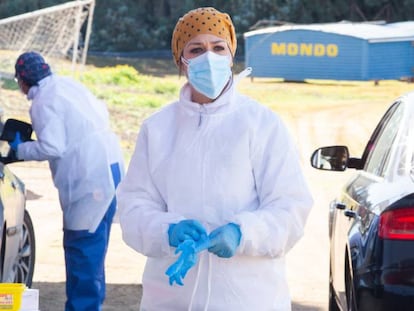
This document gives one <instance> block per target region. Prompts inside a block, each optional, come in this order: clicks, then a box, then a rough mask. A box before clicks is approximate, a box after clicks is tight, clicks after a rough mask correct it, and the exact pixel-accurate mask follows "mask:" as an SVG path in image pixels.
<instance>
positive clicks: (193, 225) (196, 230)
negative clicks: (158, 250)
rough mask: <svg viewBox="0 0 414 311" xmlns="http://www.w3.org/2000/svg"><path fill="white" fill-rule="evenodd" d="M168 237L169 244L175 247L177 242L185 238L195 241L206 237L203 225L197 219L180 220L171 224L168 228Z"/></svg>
mask: <svg viewBox="0 0 414 311" xmlns="http://www.w3.org/2000/svg"><path fill="white" fill-rule="evenodd" d="M168 238H169V243H170V246H172V247H177V246H178V244H180V243H181V242H184V241H185V240H193V241H195V242H197V241H201V240H203V239H205V238H207V231H206V229H204V226H203V225H202V224H201V223H200V222H199V221H197V220H194V219H186V220H181V221H180V222H179V223H177V224H171V225H170V227H169V228H168Z"/></svg>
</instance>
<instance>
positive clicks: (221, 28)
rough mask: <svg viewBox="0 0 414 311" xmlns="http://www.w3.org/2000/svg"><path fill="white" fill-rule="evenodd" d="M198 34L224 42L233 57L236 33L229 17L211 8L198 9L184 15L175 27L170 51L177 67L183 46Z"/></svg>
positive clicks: (235, 46)
mask: <svg viewBox="0 0 414 311" xmlns="http://www.w3.org/2000/svg"><path fill="white" fill-rule="evenodd" d="M200 34H211V35H215V36H217V37H219V38H222V39H224V40H226V41H227V44H228V45H229V48H230V51H231V54H232V55H233V57H234V55H235V54H236V48H237V39H236V31H235V29H234V25H233V22H232V21H231V18H230V16H229V15H228V14H226V13H222V12H220V11H217V10H216V9H215V8H212V7H205V8H198V9H195V10H191V11H189V12H188V13H186V14H185V15H184V16H182V17H181V18H180V19H179V20H178V22H177V24H176V25H175V28H174V32H173V35H172V40H171V49H172V53H173V57H174V61H175V64H176V65H177V66H180V58H181V55H182V52H183V49H184V47H185V45H186V44H187V43H188V42H189V41H190V40H191V39H193V38H194V37H195V36H197V35H200Z"/></svg>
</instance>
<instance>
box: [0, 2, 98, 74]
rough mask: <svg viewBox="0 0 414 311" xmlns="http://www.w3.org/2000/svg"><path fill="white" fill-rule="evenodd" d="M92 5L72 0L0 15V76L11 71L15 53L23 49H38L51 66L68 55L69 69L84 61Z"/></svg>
mask: <svg viewBox="0 0 414 311" xmlns="http://www.w3.org/2000/svg"><path fill="white" fill-rule="evenodd" d="M94 7H95V0H75V1H69V2H67V3H64V4H60V5H56V6H52V7H48V8H45V9H40V10H37V11H33V12H30V13H25V14H21V15H16V16H12V17H8V18H4V19H0V76H1V75H4V76H10V75H12V74H14V63H15V61H16V59H17V57H18V56H19V55H20V54H21V53H24V52H27V51H36V52H39V53H41V54H42V55H43V56H44V57H45V59H46V60H47V62H48V63H49V64H50V65H51V66H52V67H53V66H54V65H56V64H57V63H59V62H61V61H62V59H68V58H69V59H71V62H70V63H71V67H72V68H71V69H72V70H75V67H76V64H83V65H84V64H85V62H86V55H87V51H88V45H89V37H90V33H91V27H92V17H93V10H94ZM85 23H86V24H85ZM84 26H86V27H84ZM82 27H84V28H82ZM84 29H86V31H83V33H84V37H82V35H81V30H84Z"/></svg>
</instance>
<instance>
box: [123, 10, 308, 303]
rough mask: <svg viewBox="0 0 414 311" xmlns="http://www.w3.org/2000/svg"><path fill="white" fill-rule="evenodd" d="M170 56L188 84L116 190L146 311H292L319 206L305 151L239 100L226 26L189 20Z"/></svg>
mask: <svg viewBox="0 0 414 311" xmlns="http://www.w3.org/2000/svg"><path fill="white" fill-rule="evenodd" d="M171 44H172V52H173V57H174V60H175V63H176V64H177V66H178V68H179V70H180V72H183V73H184V74H185V76H186V77H187V80H188V82H187V83H186V84H185V85H184V86H183V87H182V89H181V92H180V95H179V100H178V101H176V102H174V103H171V104H170V105H167V106H166V107H164V108H163V109H161V111H159V112H157V113H155V114H154V115H153V116H151V117H149V118H148V119H147V120H145V121H144V123H143V125H142V127H141V130H140V133H139V135H138V138H137V142H136V148H135V151H134V154H133V156H132V159H131V162H130V164H129V168H128V171H127V174H126V176H125V179H124V180H123V181H122V182H121V184H120V186H119V188H118V190H117V199H118V202H119V212H120V223H121V228H122V231H123V239H124V240H125V242H126V243H127V244H128V245H129V246H130V247H132V248H133V249H135V250H136V251H138V252H140V253H142V254H144V255H145V256H147V261H146V266H145V270H144V275H143V281H142V284H143V297H142V301H141V310H145V311H161V310H214V311H217V310H235V311H236V310H237V311H240V310H248V311H251V310H266V311H267V310H290V309H291V301H290V297H289V291H288V286H287V280H286V276H285V259H284V257H285V254H286V253H287V252H288V251H289V250H290V249H291V248H292V247H293V245H294V244H295V243H296V242H297V241H298V240H299V238H300V237H301V236H302V235H303V229H304V225H305V221H306V219H307V216H308V214H309V212H310V209H311V206H312V198H311V195H310V193H309V190H308V187H307V184H306V182H305V179H304V176H303V174H302V171H301V167H300V162H299V157H298V153H297V150H296V147H295V146H294V144H293V142H292V139H291V138H290V136H289V134H288V132H287V129H286V127H285V125H284V124H283V123H282V121H281V120H280V118H279V117H278V116H277V115H276V114H275V113H274V112H272V111H271V110H269V109H268V108H266V107H264V106H262V105H260V104H258V103H257V102H255V101H254V100H252V99H250V98H248V97H246V96H243V95H241V94H239V93H238V92H237V91H236V83H237V81H236V80H237V79H235V78H234V77H233V74H232V70H231V68H232V64H233V57H234V55H235V52H236V34H235V30H234V26H233V24H232V21H231V19H230V17H229V16H228V15H227V14H225V13H222V12H219V11H217V10H216V9H214V8H211V7H207V8H199V9H195V10H192V11H190V12H188V13H187V14H185V15H184V16H183V17H181V18H180V19H179V21H178V22H177V24H176V26H175V29H174V32H173V36H172V43H171ZM243 75H244V72H243V73H241V76H243ZM175 283H177V284H175ZM180 285H182V286H180Z"/></svg>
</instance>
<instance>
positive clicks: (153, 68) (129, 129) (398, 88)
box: [0, 57, 413, 158]
mask: <svg viewBox="0 0 414 311" xmlns="http://www.w3.org/2000/svg"><path fill="white" fill-rule="evenodd" d="M52 69H53V67H52ZM234 69H235V72H236V73H238V72H240V71H241V70H242V69H243V63H236V64H235V66H234ZM58 73H59V74H62V75H70V74H71V71H70V65H65V66H61V67H59V71H58ZM77 78H78V79H79V80H80V81H82V83H84V84H85V85H86V86H87V87H88V88H89V89H90V90H91V91H92V92H93V93H95V94H96V95H97V96H98V97H99V98H100V99H102V100H104V101H105V102H106V103H107V104H108V108H109V110H110V113H111V122H112V126H113V128H114V130H115V131H116V132H117V134H118V135H119V136H120V137H121V140H122V144H123V147H124V150H125V153H126V157H127V158H129V156H130V154H131V153H132V151H133V147H134V144H135V138H136V134H137V132H138V130H139V127H140V125H141V123H142V121H143V119H145V118H146V117H147V116H149V115H150V114H152V113H153V112H155V111H156V110H157V109H159V108H160V107H162V106H163V105H165V104H167V103H169V102H171V101H173V100H175V99H176V98H177V97H178V92H179V89H180V87H181V86H182V84H184V83H185V81H186V79H185V78H184V77H179V75H178V70H177V68H176V67H175V65H174V63H173V61H172V59H171V60H169V59H168V60H159V59H156V60H154V59H126V58H124V59H122V58H110V59H109V58H97V57H90V58H89V59H88V64H87V66H86V67H85V68H84V69H83V70H82V71H81V74H80V75H78V76H77ZM238 88H239V90H240V91H242V92H243V93H244V94H246V95H248V96H251V97H252V98H255V99H256V100H258V101H259V102H261V103H262V104H264V105H266V106H269V107H270V108H271V109H273V110H275V111H277V112H278V113H279V114H280V115H281V116H282V117H283V118H285V119H286V120H287V121H295V120H297V119H299V118H301V116H303V114H308V113H313V112H315V111H323V110H328V109H338V108H344V107H345V108H347V109H351V110H352V107H356V106H358V107H361V106H364V107H366V111H367V112H369V113H372V114H376V115H378V116H380V115H382V113H383V112H384V111H385V109H386V107H388V105H389V104H390V103H391V101H392V100H393V99H395V98H396V97H398V96H399V95H401V94H403V93H406V92H408V91H410V90H412V89H413V86H412V84H410V83H407V82H402V81H380V83H379V85H375V83H374V82H373V81H363V82H354V81H327V80H323V81H322V80H309V81H306V82H297V83H295V82H284V81H283V80H281V79H269V78H266V79H264V78H254V79H250V78H245V79H243V80H242V81H241V82H240V84H239V86H238ZM0 90H1V97H0V106H1V107H2V108H3V110H4V112H5V115H6V116H13V117H18V118H21V119H24V120H28V119H29V117H28V108H29V103H28V102H27V101H26V100H25V99H24V96H22V95H21V94H19V91H18V90H17V85H16V84H15V82H14V81H13V80H10V79H3V80H2V88H1V89H0Z"/></svg>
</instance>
